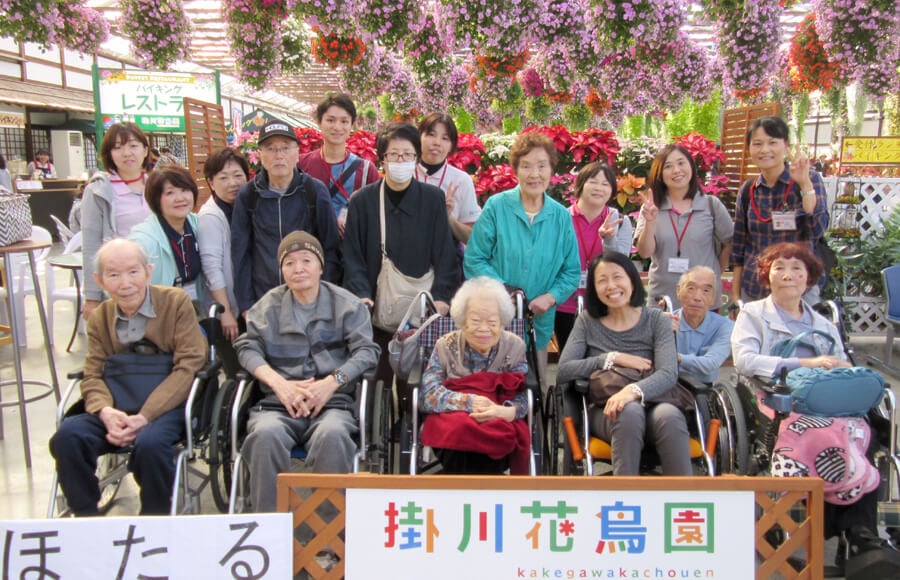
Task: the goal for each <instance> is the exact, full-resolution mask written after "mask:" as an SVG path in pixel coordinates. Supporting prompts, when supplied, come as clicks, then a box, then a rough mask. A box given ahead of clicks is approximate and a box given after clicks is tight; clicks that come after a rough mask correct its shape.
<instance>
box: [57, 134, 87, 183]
mask: <svg viewBox="0 0 900 580" xmlns="http://www.w3.org/2000/svg"><path fill="white" fill-rule="evenodd" d="M50 145H51V149H52V151H53V165H54V166H56V176H57V177H59V178H61V179H66V178H69V177H71V178H80V177H81V176H82V174H83V173H84V169H85V167H84V135H82V134H81V131H51V132H50Z"/></svg>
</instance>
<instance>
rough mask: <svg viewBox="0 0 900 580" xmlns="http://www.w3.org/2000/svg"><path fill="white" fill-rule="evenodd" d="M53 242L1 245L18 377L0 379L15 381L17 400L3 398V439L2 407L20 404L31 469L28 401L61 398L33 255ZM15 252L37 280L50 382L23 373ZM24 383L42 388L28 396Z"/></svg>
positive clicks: (27, 464)
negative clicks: (16, 298)
mask: <svg viewBox="0 0 900 580" xmlns="http://www.w3.org/2000/svg"><path fill="white" fill-rule="evenodd" d="M51 244H52V242H49V241H44V240H41V241H36V240H23V241H21V242H16V243H15V244H10V245H8V246H0V257H3V258H4V260H3V263H4V270H5V273H6V280H7V286H6V292H7V301H6V303H7V305H8V312H9V326H10V334H11V335H12V337H13V344H12V351H13V360H14V362H15V371H16V378H15V380H5V381H0V388H2V387H5V386H7V385H13V384H15V385H16V400H14V401H5V402H0V440H2V439H3V438H4V436H3V409H5V408H6V407H18V408H19V417H20V418H21V422H22V442H23V444H24V446H25V467H26V468H28V469H31V442H30V437H29V433H28V416H27V414H26V406H27V405H28V403H31V402H34V401H37V400H40V399H43V398H44V397H46V396H48V395H50V394H53V395H55V396H56V401H57V403H58V402H59V398H60V393H59V380H58V379H57V377H56V363H55V362H54V361H53V347H52V346H51V342H50V333H49V332H48V330H47V315H46V312H45V311H44V299H43V297H42V296H41V286H40V277H39V276H38V275H37V264H36V261H35V258H34V252H35V251H36V250H42V249H44V248H47V247H49V246H50V245H51ZM13 254H27V255H28V264H29V266H30V268H31V281H32V283H33V284H34V297H35V299H36V300H37V306H38V315H39V316H40V318H41V330H43V331H44V351H45V352H46V353H47V362H49V363H50V376H51V378H52V379H53V383H52V384H51V383H48V382H47V381H38V380H34V379H26V378H25V377H24V376H23V375H22V355H21V353H20V352H19V348H20V347H22V346H25V345H20V344H18V341H17V339H16V328H17V327H18V326H19V325H20V324H25V321H24V320H19V319H18V313H17V312H16V308H15V307H14V306H13V305H14V304H15V284H12V283H10V281H11V280H12V279H13V278H12V265H11V264H12V260H11V259H10V257H11V256H12V255H13ZM25 385H32V386H37V387H40V391H39V392H38V394H36V395H32V396H31V397H27V396H26V394H25Z"/></svg>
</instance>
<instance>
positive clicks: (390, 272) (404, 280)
mask: <svg viewBox="0 0 900 580" xmlns="http://www.w3.org/2000/svg"><path fill="white" fill-rule="evenodd" d="M378 209H379V214H380V219H381V272H379V273H378V279H377V281H376V283H375V308H374V309H373V312H372V324H374V325H375V326H376V327H377V328H380V329H381V330H386V331H387V332H395V331H396V330H397V328H399V327H400V321H401V320H403V315H404V314H406V312H407V311H408V310H409V307H410V304H412V303H413V301H414V300H415V297H416V296H418V295H419V293H420V292H428V291H430V290H431V286H432V284H433V283H434V268H428V272H426V273H425V275H424V276H421V277H420V278H414V277H413V276H407V275H406V274H404V273H403V272H401V271H400V270H398V269H397V267H396V266H395V265H394V262H393V261H391V259H390V258H388V255H387V249H386V245H385V241H384V240H385V219H384V180H383V179H382V180H381V189H380V190H379V192H378Z"/></svg>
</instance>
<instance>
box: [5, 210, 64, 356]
mask: <svg viewBox="0 0 900 580" xmlns="http://www.w3.org/2000/svg"><path fill="white" fill-rule="evenodd" d="M31 239H32V240H36V241H47V242H50V243H51V244H52V243H53V236H52V235H51V234H50V232H48V231H47V230H45V229H44V228H42V227H40V226H31ZM49 253H50V246H47V247H46V248H44V249H42V250H40V251H38V252H35V254H34V261H35V268H36V273H37V275H38V276H40V275H41V271H42V270H44V269H46V264H47V255H48V254H49ZM8 259H10V260H12V264H11V268H10V269H11V270H12V280H6V283H7V284H9V285H10V286H11V287H12V288H14V289H15V297H16V303H15V304H13V305H12V307H13V308H15V309H16V318H17V319H18V320H19V321H20V324H19V325H18V327H17V328H16V337H15V338H16V340H15V342H16V344H18V345H19V346H25V345H26V344H27V340H26V337H27V334H26V333H25V327H26V324H24V322H25V297H26V296H28V295H31V296H34V283H33V282H32V280H31V268H30V266H29V265H28V256H27V255H26V254H11V255H10V257H9V258H8ZM0 300H3V301H4V302H8V301H9V295H8V294H7V292H6V291H5V290H4V291H3V292H0ZM0 314H2V315H3V318H4V320H7V319H8V315H7V311H6V308H5V307H4V308H0ZM5 324H9V322H8V321H7V322H5ZM51 338H52V337H51Z"/></svg>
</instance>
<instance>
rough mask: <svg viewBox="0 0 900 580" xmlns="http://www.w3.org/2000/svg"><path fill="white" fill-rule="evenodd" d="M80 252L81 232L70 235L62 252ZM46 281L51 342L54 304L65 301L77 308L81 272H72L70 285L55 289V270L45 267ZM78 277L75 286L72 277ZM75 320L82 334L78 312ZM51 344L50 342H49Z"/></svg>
mask: <svg viewBox="0 0 900 580" xmlns="http://www.w3.org/2000/svg"><path fill="white" fill-rule="evenodd" d="M80 251H81V232H78V233H76V234H73V235H72V239H70V240H69V242H68V243H67V244H66V247H65V249H64V250H63V255H66V254H74V253H76V252H80ZM46 273H47V281H46V282H45V288H46V291H47V328H48V330H49V332H50V340H51V341H53V340H54V339H53V337H54V332H53V319H54V316H53V314H54V304H55V303H56V302H59V301H60V300H62V301H67V302H71V303H72V307H73V308H76V309H77V308H78V289H79V288H82V287H83V286H82V285H81V281H82V280H81V270H74V271H72V278H70V284H69V285H68V286H62V287H59V288H58V287H57V286H56V274H57V269H56V268H53V267H52V265H50V266H49V267H47V272H46ZM75 276H78V284H75V280H74V277H75ZM75 318H76V320H79V321H80V322H79V323H78V332H80V333H82V334H84V321H83V319H82V318H81V313H80V312H75ZM51 343H52V342H51Z"/></svg>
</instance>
